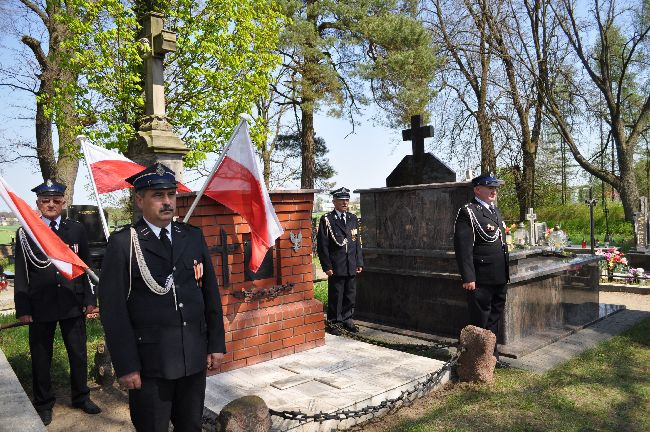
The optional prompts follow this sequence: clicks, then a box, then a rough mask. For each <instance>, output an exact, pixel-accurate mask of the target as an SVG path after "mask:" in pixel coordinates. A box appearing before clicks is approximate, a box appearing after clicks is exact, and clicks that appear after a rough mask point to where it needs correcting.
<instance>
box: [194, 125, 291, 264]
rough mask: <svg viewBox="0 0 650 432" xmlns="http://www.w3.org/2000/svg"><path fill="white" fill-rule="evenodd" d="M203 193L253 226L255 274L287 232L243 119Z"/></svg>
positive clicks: (252, 260) (252, 242)
mask: <svg viewBox="0 0 650 432" xmlns="http://www.w3.org/2000/svg"><path fill="white" fill-rule="evenodd" d="M204 194H205V195H207V196H209V197H210V198H212V199H214V200H216V201H219V202H220V203H222V204H224V205H226V206H228V207H229V208H230V209H231V210H233V211H235V212H237V213H239V214H240V215H241V216H242V217H243V218H244V219H245V220H246V222H247V223H248V225H249V226H250V228H251V240H252V241H251V246H252V248H251V259H250V262H249V264H248V267H249V268H250V269H251V270H252V271H254V272H256V271H257V270H258V269H259V267H260V265H261V264H262V260H263V259H264V256H265V255H266V252H267V251H268V250H269V248H270V247H271V246H273V244H274V243H275V240H276V239H277V238H278V237H280V236H281V235H282V233H283V232H284V230H283V229H282V226H281V225H280V221H279V220H278V216H277V215H276V214H275V210H274V209H273V204H271V198H270V197H269V192H268V190H267V189H266V184H264V177H263V176H262V172H261V170H260V167H259V164H258V162H257V158H256V157H255V152H254V151H253V143H252V142H251V138H250V135H249V133H248V123H246V120H242V122H241V124H240V127H238V128H237V131H236V132H235V136H233V138H232V143H231V145H230V146H229V147H228V149H227V150H226V154H225V156H224V157H223V160H222V161H221V164H219V167H218V168H217V169H216V170H215V171H214V172H213V173H212V176H211V177H210V178H209V179H208V181H207V185H206V186H205V192H204Z"/></svg>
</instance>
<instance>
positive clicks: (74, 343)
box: [14, 180, 101, 425]
mask: <svg viewBox="0 0 650 432" xmlns="http://www.w3.org/2000/svg"><path fill="white" fill-rule="evenodd" d="M65 189H66V187H65V186H64V185H62V184H59V183H57V182H54V181H52V180H47V181H46V182H45V183H43V184H41V185H39V186H36V187H35V188H34V189H32V192H34V193H36V206H37V208H38V210H39V211H40V213H41V220H42V221H43V223H45V224H47V225H48V226H49V227H50V228H52V230H53V231H54V232H56V234H57V235H58V236H59V238H61V240H63V242H64V243H66V244H67V245H68V246H70V248H71V249H72V250H73V251H74V252H75V253H76V254H77V255H78V256H79V258H81V259H82V260H83V261H84V262H85V263H86V264H88V263H90V251H89V249H88V239H87V237H86V231H85V230H84V227H83V225H81V224H80V223H79V222H76V221H73V220H71V219H66V218H63V217H61V213H62V212H63V209H64V208H65V199H64V198H63V194H64V193H65ZM14 258H15V263H16V275H15V280H14V302H15V304H16V317H17V318H18V320H19V321H21V322H23V323H29V351H30V353H31V355H32V386H33V391H34V408H36V412H37V413H38V415H39V416H40V417H41V420H42V421H43V424H45V425H48V424H50V422H51V421H52V408H53V407H54V402H55V400H56V399H55V397H54V394H53V393H52V379H51V376H50V368H51V366H52V354H53V343H54V331H55V330H56V324H57V323H59V326H60V327H61V335H62V336H63V341H64V343H65V347H66V350H67V352H68V361H69V362H70V388H71V392H72V395H71V400H72V406H74V407H75V408H79V409H81V410H83V411H85V412H86V413H88V414H99V413H100V412H101V409H99V407H98V406H97V405H95V403H94V402H93V401H92V400H90V390H89V389H88V384H87V381H88V358H87V353H86V315H85V314H90V313H93V312H94V310H95V306H96V305H97V299H96V297H95V293H94V291H93V290H92V287H91V286H90V282H89V280H88V277H86V276H79V277H77V278H75V279H73V280H68V279H66V278H65V277H63V276H62V275H61V274H60V273H59V272H58V271H57V269H56V267H55V266H54V265H53V264H52V263H51V262H50V261H49V260H48V259H47V257H46V256H45V255H44V254H43V252H42V251H41V250H40V249H39V248H38V246H36V244H35V243H34V242H33V241H32V240H31V238H30V237H29V235H27V233H26V232H25V231H24V230H23V228H19V229H18V231H17V233H16V251H15V257H14Z"/></svg>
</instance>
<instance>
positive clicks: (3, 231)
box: [0, 225, 20, 244]
mask: <svg viewBox="0 0 650 432" xmlns="http://www.w3.org/2000/svg"><path fill="white" fill-rule="evenodd" d="M19 226H20V225H8V226H0V244H9V243H11V239H12V238H15V237H16V230H17V229H18V227H19Z"/></svg>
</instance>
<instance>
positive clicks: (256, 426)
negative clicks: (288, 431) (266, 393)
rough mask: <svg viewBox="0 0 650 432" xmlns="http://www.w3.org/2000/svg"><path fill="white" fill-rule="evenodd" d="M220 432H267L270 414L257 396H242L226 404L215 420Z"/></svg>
mask: <svg viewBox="0 0 650 432" xmlns="http://www.w3.org/2000/svg"><path fill="white" fill-rule="evenodd" d="M217 422H218V424H219V426H220V427H221V429H220V430H221V432H268V431H270V430H271V414H270V413H269V407H267V406H266V403H264V400H263V399H262V398H260V397H258V396H244V397H241V398H239V399H235V400H234V401H232V402H230V403H228V405H226V406H225V407H223V409H222V410H221V413H219V418H218V419H217Z"/></svg>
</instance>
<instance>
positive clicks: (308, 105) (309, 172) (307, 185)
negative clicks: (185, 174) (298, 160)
mask: <svg viewBox="0 0 650 432" xmlns="http://www.w3.org/2000/svg"><path fill="white" fill-rule="evenodd" d="M300 111H301V113H302V118H301V128H300V137H301V139H302V146H301V152H302V172H301V174H300V187H301V188H302V189H313V188H314V175H315V172H316V155H315V149H316V145H315V143H314V104H313V102H311V101H310V102H306V101H304V100H303V103H302V104H301V105H300Z"/></svg>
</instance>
